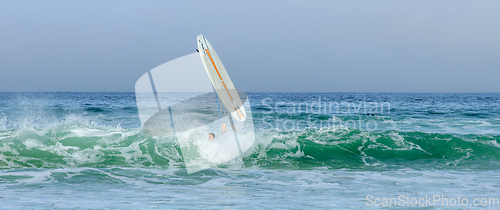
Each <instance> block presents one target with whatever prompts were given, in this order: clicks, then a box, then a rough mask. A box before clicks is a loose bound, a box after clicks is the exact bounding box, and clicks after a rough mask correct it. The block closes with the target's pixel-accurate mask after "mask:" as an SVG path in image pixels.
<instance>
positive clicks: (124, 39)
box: [0, 0, 500, 93]
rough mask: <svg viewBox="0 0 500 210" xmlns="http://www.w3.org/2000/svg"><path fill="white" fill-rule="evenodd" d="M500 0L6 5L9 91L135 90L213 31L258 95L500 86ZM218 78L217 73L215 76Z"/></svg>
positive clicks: (230, 63) (239, 77) (2, 59)
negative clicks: (152, 72) (147, 75)
mask: <svg viewBox="0 0 500 210" xmlns="http://www.w3.org/2000/svg"><path fill="white" fill-rule="evenodd" d="M498 8H500V1H416V0H410V1H333V0H326V1H293V0H291V1H50V0H47V1H0V91H3V92H5V91H8V92H11V91H54V92H133V91H134V87H135V83H136V81H137V80H138V79H139V78H140V77H141V76H142V75H143V74H144V73H146V72H148V71H149V70H151V69H153V68H155V67H156V66H159V65H161V64H163V63H165V62H168V61H170V60H173V59H176V58H178V57H182V56H184V55H187V54H190V53H193V52H195V49H196V48H197V44H196V37H197V36H198V35H199V34H203V35H204V36H205V37H206V38H207V39H208V40H209V41H210V43H211V44H212V46H213V47H214V49H215V50H216V51H217V54H218V55H219V57H220V58H221V60H222V62H223V63H224V66H225V67H226V69H227V71H228V73H229V75H230V76H231V79H232V81H233V83H234V85H235V86H236V88H238V89H241V90H243V91H246V92H396V93H397V92H410V93H412V92H425V93H428V92H440V93H449V92H451V93H457V92H458V93H476V92H486V93H499V92H500V84H499V79H500V59H499V58H500V12H498ZM207 79H208V78H207Z"/></svg>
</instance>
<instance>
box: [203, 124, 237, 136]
mask: <svg viewBox="0 0 500 210" xmlns="http://www.w3.org/2000/svg"><path fill="white" fill-rule="evenodd" d="M226 126H227V124H226V123H224V124H222V133H224V132H226ZM234 128H235V129H236V126H235V127H234ZM214 138H215V133H208V140H212V139H214Z"/></svg>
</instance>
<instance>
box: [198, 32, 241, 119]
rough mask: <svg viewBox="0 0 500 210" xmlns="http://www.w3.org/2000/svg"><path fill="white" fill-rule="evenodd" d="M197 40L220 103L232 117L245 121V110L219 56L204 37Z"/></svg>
mask: <svg viewBox="0 0 500 210" xmlns="http://www.w3.org/2000/svg"><path fill="white" fill-rule="evenodd" d="M197 40H198V51H199V54H200V57H201V60H202V62H203V66H204V67H205V70H206V72H207V75H208V78H210V82H212V85H213V87H214V89H215V92H216V93H217V95H218V96H219V99H220V101H221V102H222V104H224V106H225V107H226V109H227V110H228V112H229V113H231V116H233V117H234V118H235V119H237V120H239V121H245V119H246V112H245V108H244V107H243V103H242V101H241V98H240V96H239V94H238V91H237V90H236V88H235V87H234V85H233V82H232V81H231V78H230V77H229V75H228V74H227V71H226V68H224V65H222V62H221V60H220V59H219V56H218V55H217V53H216V52H215V50H214V48H213V47H212V45H210V43H209V42H208V41H207V39H206V38H205V37H204V36H203V35H201V34H200V35H199V36H198V37H197Z"/></svg>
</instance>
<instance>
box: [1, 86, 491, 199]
mask: <svg viewBox="0 0 500 210" xmlns="http://www.w3.org/2000/svg"><path fill="white" fill-rule="evenodd" d="M248 95H249V100H250V102H251V105H252V111H253V117H254V121H255V129H256V130H255V133H256V142H255V144H254V146H253V147H252V149H250V150H249V151H247V153H246V154H245V156H244V158H243V159H242V160H241V161H238V160H235V161H231V162H228V163H226V164H223V165H220V166H218V167H215V168H212V169H207V170H203V171H200V172H197V173H193V174H187V173H186V170H185V166H184V164H183V158H182V155H181V153H180V148H179V147H178V145H177V141H176V139H175V138H172V137H154V136H149V135H147V134H145V133H144V132H143V131H142V130H141V128H140V126H141V125H140V121H139V118H138V113H137V108H136V102H135V95H134V94H133V93H0V140H1V145H0V189H1V191H0V203H1V204H2V206H3V207H4V208H7V209H22V208H31V209H37V208H38V209H48V208H51V209H52V208H64V209H67V208H77V209H78V208H81V209H117V208H129V209H151V208H160V209H163V208H175V209H177V208H187V209H199V208H215V209H219V208H221V207H222V208H231V209H233V208H236V209H255V208H273V209H274V208H294V209H297V208H335V207H337V208H338V207H341V208H373V206H371V207H370V206H367V204H371V203H370V202H369V201H368V200H367V196H369V195H371V196H373V197H374V198H395V197H398V196H400V195H404V196H407V197H409V198H417V199H418V198H422V197H425V196H426V195H427V196H433V195H442V196H443V197H447V198H456V197H457V196H460V197H461V198H463V197H465V198H467V199H468V205H467V208H471V207H474V206H473V205H474V204H473V199H474V198H479V199H480V198H500V178H499V177H500V175H499V172H500V165H499V163H500V161H499V160H500V147H499V143H500V129H499V128H500V94H364V93H249V94H248ZM337 105H338V106H337ZM372 114H373V116H372ZM436 204H438V205H435V206H428V208H442V206H441V205H440V204H441V203H439V202H438V203H436ZM450 205H451V204H450ZM455 206H456V205H455ZM445 207H446V205H445ZM480 207H481V208H485V207H483V206H480ZM486 207H488V206H486ZM462 208H464V207H462ZM489 208H498V205H497V206H496V207H495V206H491V205H489Z"/></svg>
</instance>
